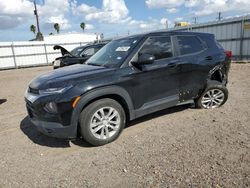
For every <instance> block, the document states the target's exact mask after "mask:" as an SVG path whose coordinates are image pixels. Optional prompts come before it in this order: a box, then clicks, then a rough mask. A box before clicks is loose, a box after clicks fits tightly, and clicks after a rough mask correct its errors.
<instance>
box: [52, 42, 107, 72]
mask: <svg viewBox="0 0 250 188" xmlns="http://www.w3.org/2000/svg"><path fill="white" fill-rule="evenodd" d="M106 44H107V42H101V43H92V44H87V45H85V46H79V47H76V48H74V49H73V50H72V51H71V52H69V51H68V50H66V49H65V48H63V47H62V46H59V45H55V46H54V47H53V49H54V50H61V54H62V57H58V58H56V59H55V60H54V61H53V62H52V64H53V67H54V69H57V68H60V67H65V66H69V65H74V64H83V63H84V62H85V61H87V60H88V59H89V58H90V57H91V56H92V55H94V54H95V53H96V52H98V50H100V49H101V48H102V47H103V46H104V45H106Z"/></svg>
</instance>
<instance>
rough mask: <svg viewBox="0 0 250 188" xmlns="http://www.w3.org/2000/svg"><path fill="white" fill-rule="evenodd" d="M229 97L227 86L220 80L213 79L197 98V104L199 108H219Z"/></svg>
mask: <svg viewBox="0 0 250 188" xmlns="http://www.w3.org/2000/svg"><path fill="white" fill-rule="evenodd" d="M227 98H228V90H227V88H226V87H225V86H224V85H222V84H221V83H220V82H217V81H212V82H211V83H210V84H209V85H208V86H207V88H206V89H205V91H204V92H203V93H202V94H201V96H200V97H199V98H198V99H196V101H195V104H196V107H198V108H205V109H210V108H218V107H220V106H222V105H223V104H224V103H225V102H226V101H227Z"/></svg>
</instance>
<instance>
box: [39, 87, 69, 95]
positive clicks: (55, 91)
mask: <svg viewBox="0 0 250 188" xmlns="http://www.w3.org/2000/svg"><path fill="white" fill-rule="evenodd" d="M71 87H72V86H68V87H60V88H48V89H45V90H39V94H41V95H42V94H58V93H63V92H65V91H67V90H68V89H70V88H71Z"/></svg>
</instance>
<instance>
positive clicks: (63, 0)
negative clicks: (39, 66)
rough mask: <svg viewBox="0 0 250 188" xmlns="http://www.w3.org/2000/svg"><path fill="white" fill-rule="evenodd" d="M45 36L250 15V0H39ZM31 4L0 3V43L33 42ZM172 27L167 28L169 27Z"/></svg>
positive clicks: (26, 0)
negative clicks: (220, 14)
mask: <svg viewBox="0 0 250 188" xmlns="http://www.w3.org/2000/svg"><path fill="white" fill-rule="evenodd" d="M36 3H37V8H38V14H39V20H40V28H41V32H42V33H43V35H48V34H49V33H54V34H56V32H55V30H54V27H53V25H54V23H59V25H60V33H77V32H83V31H82V30H81V28H80V23H81V22H84V23H85V24H86V29H85V31H84V32H86V33H103V34H104V36H105V37H112V36H122V35H127V34H128V33H129V34H134V33H140V32H145V31H151V30H157V29H163V28H166V27H167V25H168V27H173V26H174V23H175V22H180V21H187V22H190V23H193V22H194V18H197V22H198V23H203V22H207V21H214V20H216V19H217V17H218V12H221V13H222V18H223V19H226V18H230V17H235V16H240V15H246V14H249V13H250V2H249V0H36ZM33 10H34V5H33V1H32V0H1V1H0V41H27V40H30V39H32V38H34V34H33V33H32V32H31V31H30V25H32V24H34V25H36V20H35V16H34V13H33ZM166 23H167V24H166Z"/></svg>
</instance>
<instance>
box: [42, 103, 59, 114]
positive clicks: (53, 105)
mask: <svg viewBox="0 0 250 188" xmlns="http://www.w3.org/2000/svg"><path fill="white" fill-rule="evenodd" d="M44 110H46V111H47V112H49V113H57V106H56V103H54V102H49V103H47V104H45V106H44Z"/></svg>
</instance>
